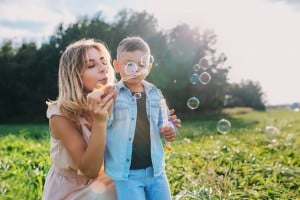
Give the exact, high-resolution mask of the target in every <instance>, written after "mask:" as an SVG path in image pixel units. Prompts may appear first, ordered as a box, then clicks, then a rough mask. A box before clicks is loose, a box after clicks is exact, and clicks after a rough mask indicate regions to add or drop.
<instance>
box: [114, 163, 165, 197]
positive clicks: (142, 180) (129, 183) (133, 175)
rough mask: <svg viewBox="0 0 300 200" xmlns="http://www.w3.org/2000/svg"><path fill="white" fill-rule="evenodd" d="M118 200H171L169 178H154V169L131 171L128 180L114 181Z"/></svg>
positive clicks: (161, 176) (163, 176) (162, 176)
mask: <svg viewBox="0 0 300 200" xmlns="http://www.w3.org/2000/svg"><path fill="white" fill-rule="evenodd" d="M114 182H115V186H116V189H117V195H118V200H146V199H147V200H160V199H162V200H171V195H170V189H169V184H168V180H167V176H166V174H165V173H163V174H162V175H160V176H156V177H154V176H153V168H152V167H148V168H146V169H138V170H130V172H129V177H128V180H125V181H120V180H114Z"/></svg>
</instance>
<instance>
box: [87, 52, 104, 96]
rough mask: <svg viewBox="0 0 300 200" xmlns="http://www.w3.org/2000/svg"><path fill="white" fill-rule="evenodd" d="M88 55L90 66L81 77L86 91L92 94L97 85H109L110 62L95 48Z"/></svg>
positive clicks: (88, 65)
mask: <svg viewBox="0 0 300 200" xmlns="http://www.w3.org/2000/svg"><path fill="white" fill-rule="evenodd" d="M87 54H88V60H87V63H88V64H87V67H86V68H85V69H84V70H83V72H82V75H81V76H82V81H83V86H84V89H85V90H87V91H88V92H91V91H93V89H94V88H96V87H97V85H99V84H101V85H105V84H107V81H108V67H109V63H108V62H109V60H107V59H106V57H105V54H104V53H103V52H99V51H98V50H97V49H95V48H90V49H89V50H88V52H87Z"/></svg>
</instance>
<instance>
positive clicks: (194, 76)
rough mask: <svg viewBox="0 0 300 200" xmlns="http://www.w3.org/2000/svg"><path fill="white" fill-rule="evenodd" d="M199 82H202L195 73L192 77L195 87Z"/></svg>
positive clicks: (191, 80)
mask: <svg viewBox="0 0 300 200" xmlns="http://www.w3.org/2000/svg"><path fill="white" fill-rule="evenodd" d="M199 81H200V77H199V75H198V74H196V73H194V74H192V75H191V76H190V82H191V84H193V85H195V84H197V83H199Z"/></svg>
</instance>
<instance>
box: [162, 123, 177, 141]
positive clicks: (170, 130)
mask: <svg viewBox="0 0 300 200" xmlns="http://www.w3.org/2000/svg"><path fill="white" fill-rule="evenodd" d="M160 132H161V134H162V135H163V136H164V138H165V140H166V141H168V142H172V141H173V140H174V139H175V137H176V131H175V129H174V127H172V126H162V127H161V128H160Z"/></svg>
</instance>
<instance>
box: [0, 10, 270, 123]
mask: <svg viewBox="0 0 300 200" xmlns="http://www.w3.org/2000/svg"><path fill="white" fill-rule="evenodd" d="M127 36H141V37H142V38H143V39H145V41H147V42H148V43H149V45H150V48H151V53H152V55H153V56H154V58H155V63H154V66H153V68H152V71H151V73H150V75H149V76H148V80H149V81H151V82H153V83H154V84H155V85H157V86H158V87H159V88H161V90H162V92H163V93H164V95H165V97H166V99H167V102H168V104H169V106H171V107H175V108H176V110H177V111H179V112H187V111H188V108H187V107H186V101H187V99H188V98H189V97H192V96H195V97H197V98H199V99H200V102H201V107H200V108H199V109H197V110H196V111H195V112H201V111H202V110H205V109H207V110H212V109H213V110H217V109H220V108H221V107H222V106H223V102H224V96H226V94H229V93H230V95H231V96H232V97H233V101H232V102H231V104H230V106H235V105H238V106H250V107H253V108H256V109H262V108H264V104H263V101H262V96H263V93H262V91H261V88H260V86H259V85H258V84H257V83H253V82H251V81H249V82H246V83H241V84H233V85H230V84H229V83H228V82H227V74H228V72H229V70H230V68H229V67H225V61H226V56H225V54H224V53H221V54H220V53H218V52H217V51H216V49H215V44H216V40H217V36H216V35H215V33H214V32H213V31H211V30H205V31H200V30H199V29H197V28H191V27H189V26H188V25H187V24H179V25H177V26H176V27H174V28H172V29H170V30H168V31H166V32H164V31H160V30H158V25H157V20H156V18H155V17H154V16H153V15H151V14H149V13H147V12H145V11H143V12H135V11H133V10H121V11H119V13H118V14H117V15H116V16H115V19H114V21H113V22H112V23H107V22H105V20H104V18H103V16H102V13H101V12H99V13H96V14H95V15H94V16H93V17H92V18H88V17H82V18H80V19H78V20H77V22H75V23H73V24H69V25H65V24H63V23H60V24H58V25H57V28H56V30H55V32H54V34H53V35H52V36H51V37H50V38H49V41H47V42H45V43H43V44H42V45H41V46H40V47H39V48H38V47H37V46H36V44H35V43H23V44H22V45H20V46H18V47H14V46H13V43H12V41H6V42H4V43H3V45H2V47H1V49H0V76H1V77H0V87H1V91H2V94H3V95H1V96H2V97H1V99H0V110H1V112H0V122H9V121H11V122H12V121H15V122H16V121H17V120H19V121H30V122H33V121H36V120H38V121H41V120H45V117H44V113H45V110H46V105H45V101H47V100H49V99H52V100H54V99H55V98H56V96H57V94H58V88H57V78H58V77H57V72H58V63H59V58H60V55H61V53H62V52H63V51H64V49H65V48H66V46H67V45H69V44H70V43H71V42H74V41H76V40H79V39H82V38H95V39H98V40H101V41H103V42H104V43H105V44H106V45H107V47H108V49H109V50H110V52H111V54H112V58H115V57H116V48H117V45H118V43H119V42H120V41H121V40H122V39H123V38H125V37H127ZM204 56H209V61H210V67H209V68H208V69H205V71H206V72H208V73H209V74H210V75H211V77H212V80H211V81H210V82H209V84H207V85H202V84H200V83H198V84H195V85H193V84H191V83H190V82H189V77H190V75H191V74H192V73H198V74H200V73H201V72H203V69H202V71H201V70H200V71H197V72H195V71H193V65H195V64H197V63H198V62H199V60H200V59H201V58H202V57H204ZM227 96H228V95H227ZM250 97H251V98H250ZM250 99H252V100H250Z"/></svg>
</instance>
